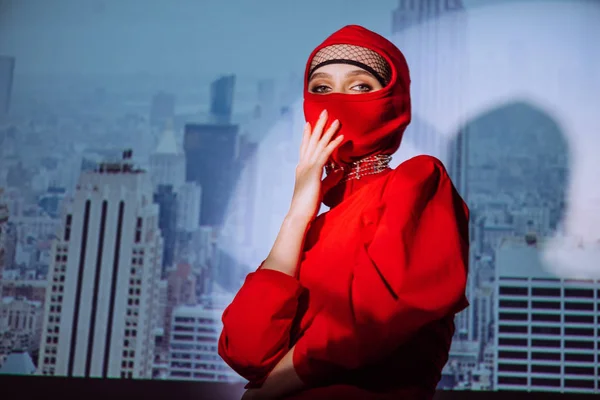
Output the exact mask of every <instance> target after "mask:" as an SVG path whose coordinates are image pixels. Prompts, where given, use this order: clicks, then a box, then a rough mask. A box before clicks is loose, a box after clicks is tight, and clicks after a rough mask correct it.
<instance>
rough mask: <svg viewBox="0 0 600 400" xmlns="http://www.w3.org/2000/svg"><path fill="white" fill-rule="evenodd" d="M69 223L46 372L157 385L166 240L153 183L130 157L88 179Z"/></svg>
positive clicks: (45, 348) (52, 298)
mask: <svg viewBox="0 0 600 400" xmlns="http://www.w3.org/2000/svg"><path fill="white" fill-rule="evenodd" d="M62 220H63V222H62V227H61V229H60V230H59V231H58V237H57V238H56V240H55V242H54V244H53V249H52V250H53V256H52V263H51V265H50V268H49V271H48V282H49V286H48V290H47V295H46V301H45V318H44V326H43V337H42V345H41V346H42V348H41V351H40V359H39V364H38V368H39V373H40V374H43V375H59V376H69V377H103V378H119V377H122V378H150V377H151V374H152V361H153V353H154V338H153V335H154V333H155V332H154V328H155V327H157V323H158V322H159V321H157V320H156V318H155V316H156V315H157V314H158V312H157V309H158V300H159V296H158V284H159V282H160V261H161V258H162V237H161V234H160V231H159V229H158V205H156V204H154V203H153V202H152V184H151V182H150V178H149V176H148V174H147V173H145V172H144V171H142V170H140V169H137V168H136V167H134V166H133V165H132V164H131V151H126V152H124V153H123V159H122V160H119V161H116V162H107V163H102V164H100V166H99V167H98V169H97V170H95V171H87V172H84V173H83V174H82V176H81V177H80V180H79V183H78V184H77V186H76V191H75V194H74V198H73V201H72V203H70V204H68V205H67V208H66V209H65V214H64V216H63V218H62Z"/></svg>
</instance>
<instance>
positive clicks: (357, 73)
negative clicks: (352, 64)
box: [310, 69, 375, 81]
mask: <svg viewBox="0 0 600 400" xmlns="http://www.w3.org/2000/svg"><path fill="white" fill-rule="evenodd" d="M360 75H364V76H369V77H371V78H375V77H374V76H373V74H371V73H370V72H368V71H365V70H364V69H354V70H352V71H349V72H347V73H346V76H360ZM316 78H331V75H330V74H328V73H326V72H315V73H314V74H312V76H311V77H310V80H311V81H312V80H313V79H316Z"/></svg>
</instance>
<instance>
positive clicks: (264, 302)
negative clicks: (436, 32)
mask: <svg viewBox="0 0 600 400" xmlns="http://www.w3.org/2000/svg"><path fill="white" fill-rule="evenodd" d="M340 186H341V188H340V189H337V188H336V190H338V191H339V193H338V195H339V204H337V205H335V206H334V207H332V208H331V209H330V210H329V211H327V212H325V213H323V214H321V215H319V216H318V217H317V218H316V219H315V220H314V221H313V222H312V224H311V226H310V229H309V231H308V233H307V237H306V240H305V245H304V251H303V254H302V257H301V263H300V266H299V270H298V276H297V277H292V276H289V275H286V274H284V273H282V272H279V271H274V270H263V269H260V267H259V269H258V270H257V271H256V272H253V273H250V274H249V275H248V277H247V278H246V281H245V283H244V285H243V286H242V288H241V289H240V291H239V292H238V294H237V295H236V297H235V298H234V300H233V302H232V303H231V305H229V307H228V308H227V309H226V310H225V312H224V313H223V324H224V328H223V332H222V334H221V337H220V340H219V354H220V355H221V357H223V359H224V360H225V361H226V362H227V363H228V364H229V365H230V366H231V367H232V368H233V369H234V370H235V371H237V372H238V373H239V374H240V375H241V376H243V377H245V378H246V379H248V380H249V381H250V384H249V386H250V387H252V386H259V385H260V384H261V383H262V382H263V381H264V379H266V377H267V375H268V374H269V372H270V371H271V370H272V369H273V367H274V366H275V365H276V364H277V363H278V362H279V360H280V359H281V358H282V357H283V356H284V355H285V354H286V353H287V352H288V350H289V349H290V348H291V347H292V346H293V345H295V346H296V349H295V351H294V360H293V361H294V367H295V369H296V371H297V373H298V375H299V376H300V378H301V379H302V380H303V381H304V382H305V383H306V384H307V385H308V387H309V389H307V390H305V391H303V392H301V393H299V394H296V395H294V396H289V397H288V398H290V399H292V398H293V399H316V398H327V399H335V398H344V399H350V398H361V399H370V398H372V399H385V398H402V399H428V398H431V397H432V396H433V393H434V391H435V387H436V385H437V383H438V381H439V379H440V377H441V370H442V367H443V366H444V364H445V363H446V361H447V359H448V352H449V349H450V342H451V339H452V335H453V333H454V322H453V320H454V315H455V313H457V312H459V311H461V310H463V309H464V308H465V307H467V306H468V302H467V300H466V297H465V287H466V280H467V272H468V271H467V270H468V218H469V216H468V214H469V212H468V208H467V206H466V205H465V203H464V202H463V200H462V199H461V197H460V196H459V194H458V193H457V192H456V190H455V188H454V186H453V184H452V182H451V180H450V178H449V177H448V175H447V173H446V170H445V169H444V167H443V165H442V164H441V162H440V161H439V160H437V159H435V158H433V157H430V156H418V157H415V158H412V159H410V160H408V161H406V162H404V163H402V164H401V165H399V166H398V167H397V168H395V169H393V170H392V169H387V170H385V171H384V172H381V173H379V174H376V175H370V176H365V177H363V178H361V179H360V180H353V181H348V182H347V184H345V186H344V185H340Z"/></svg>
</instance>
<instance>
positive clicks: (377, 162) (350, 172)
mask: <svg viewBox="0 0 600 400" xmlns="http://www.w3.org/2000/svg"><path fill="white" fill-rule="evenodd" d="M391 159H392V156H390V155H387V154H376V155H373V156H369V157H365V158H362V159H360V160H358V161H354V162H352V163H350V164H348V165H344V166H340V165H338V164H336V163H334V162H333V161H332V162H330V163H329V164H327V165H326V166H325V172H327V174H330V173H331V172H335V171H338V170H340V169H341V170H343V171H344V177H343V178H342V180H341V181H340V183H342V182H347V181H349V180H353V179H361V178H362V177H364V176H367V175H373V174H378V173H380V172H381V171H384V170H385V169H386V168H388V165H389V164H390V161H391Z"/></svg>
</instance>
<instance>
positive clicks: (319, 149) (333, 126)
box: [313, 119, 340, 158]
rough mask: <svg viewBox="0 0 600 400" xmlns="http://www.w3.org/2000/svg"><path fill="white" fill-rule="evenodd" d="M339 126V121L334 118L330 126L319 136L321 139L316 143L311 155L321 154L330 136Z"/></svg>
mask: <svg viewBox="0 0 600 400" xmlns="http://www.w3.org/2000/svg"><path fill="white" fill-rule="evenodd" d="M339 128H340V121H339V120H337V119H336V120H335V121H333V123H332V124H331V126H330V127H329V128H328V129H327V131H326V132H325V134H324V135H323V136H322V137H321V140H319V143H318V144H317V148H316V149H315V153H314V154H313V157H315V158H317V157H319V156H320V155H321V153H322V152H323V150H324V149H325V148H326V147H327V145H328V144H329V143H330V142H331V138H332V137H333V135H334V134H335V133H336V132H337V131H338V129H339Z"/></svg>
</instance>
